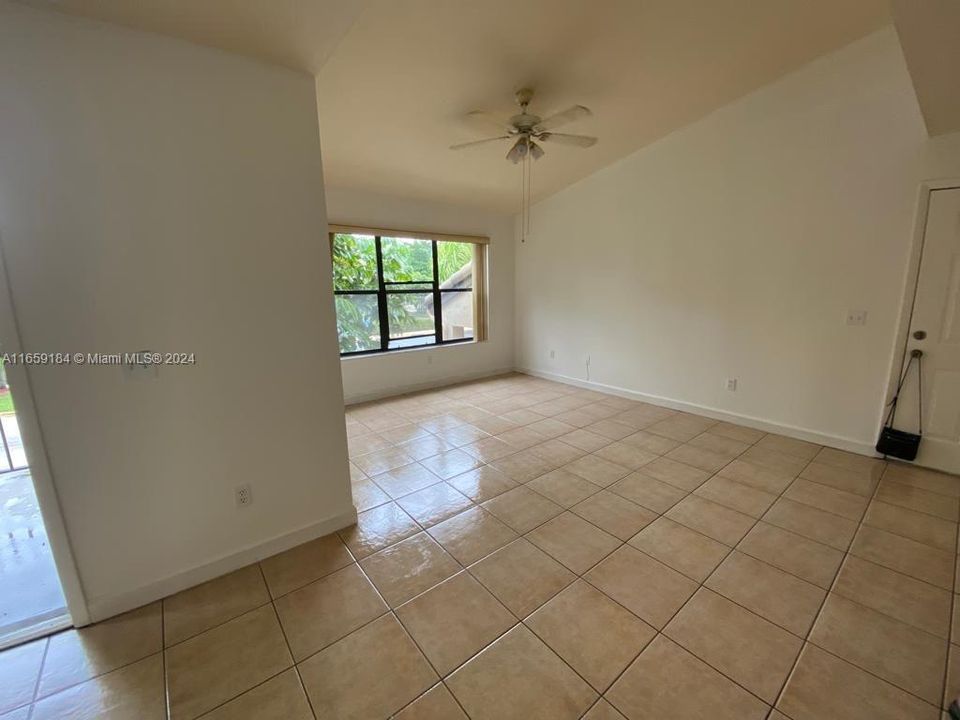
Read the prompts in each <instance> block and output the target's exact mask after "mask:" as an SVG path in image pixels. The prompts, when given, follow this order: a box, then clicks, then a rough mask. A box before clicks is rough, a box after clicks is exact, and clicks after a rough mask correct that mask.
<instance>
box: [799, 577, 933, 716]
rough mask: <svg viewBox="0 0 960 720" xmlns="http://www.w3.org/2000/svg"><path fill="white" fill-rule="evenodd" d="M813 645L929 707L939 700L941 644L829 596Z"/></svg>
mask: <svg viewBox="0 0 960 720" xmlns="http://www.w3.org/2000/svg"><path fill="white" fill-rule="evenodd" d="M810 642H812V643H813V644H814V645H817V646H818V647H821V648H823V649H824V650H827V651H828V652H831V653H833V654H834V655H837V656H838V657H841V658H843V659H844V660H847V661H849V662H851V663H853V664H854V665H856V666H857V667H860V668H862V669H864V670H867V671H868V672H871V673H873V674H874V675H877V676H878V677H880V678H882V679H884V680H886V681H887V682H890V683H892V684H893V685H896V686H897V687H899V688H901V689H903V690H906V691H907V692H910V693H913V694H914V695H916V696H918V697H921V698H923V699H924V700H926V701H927V702H930V703H934V704H936V703H939V702H940V699H941V698H940V692H941V685H942V682H943V670H944V667H945V664H946V650H945V645H944V642H943V640H941V639H940V638H937V637H935V636H933V635H930V634H929V633H926V632H924V631H922V630H918V629H916V628H914V627H912V626H910V625H907V624H906V623H902V622H900V621H899V620H895V619H893V618H891V617H889V616H887V615H884V614H882V613H879V612H876V611H875V610H871V609H869V608H867V607H864V606H863V605H860V604H859V603H855V602H852V601H850V600H847V599H846V598H843V597H840V596H839V595H834V594H831V595H830V597H828V598H827V602H826V603H825V604H824V606H823V611H822V612H821V613H820V616H819V617H818V618H817V622H816V624H815V625H814V628H813V632H812V633H811V634H810Z"/></svg>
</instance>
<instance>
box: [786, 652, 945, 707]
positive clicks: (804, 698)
mask: <svg viewBox="0 0 960 720" xmlns="http://www.w3.org/2000/svg"><path fill="white" fill-rule="evenodd" d="M777 707H778V708H780V709H781V710H783V711H784V712H785V713H788V714H789V717H790V718H792V719H793V720H821V719H822V718H830V719H831V720H905V719H906V718H911V719H916V720H937V718H938V713H937V710H936V708H934V707H933V706H932V705H927V704H926V703H924V702H923V701H922V700H920V699H918V698H916V697H914V696H912V695H909V694H907V693H905V692H903V691H902V690H900V689H898V688H895V687H894V686H893V685H890V684H889V683H886V682H884V681H883V680H881V679H879V678H877V677H876V676H874V675H870V674H868V673H866V672H864V671H863V670H861V669H860V668H857V667H855V666H854V665H851V664H850V663H848V662H844V661H843V660H841V659H840V658H838V657H835V656H834V655H831V654H829V653H826V652H824V651H823V650H821V649H820V648H818V647H816V646H814V645H809V644H808V645H806V646H805V647H804V649H803V652H802V653H801V655H800V660H799V661H798V662H797V668H796V670H795V671H794V672H793V674H792V675H791V676H790V680H789V682H788V683H787V686H786V688H785V689H784V692H783V697H781V698H780V702H779V703H778V704H777Z"/></svg>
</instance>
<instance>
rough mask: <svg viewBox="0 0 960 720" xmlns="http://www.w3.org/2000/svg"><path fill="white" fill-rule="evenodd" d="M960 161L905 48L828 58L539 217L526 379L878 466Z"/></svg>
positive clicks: (879, 42)
mask: <svg viewBox="0 0 960 720" xmlns="http://www.w3.org/2000/svg"><path fill="white" fill-rule="evenodd" d="M601 142H602V138H601ZM958 145H960V143H958V142H957V139H956V138H953V139H951V138H946V139H940V140H938V141H936V142H931V141H928V139H927V137H926V133H925V131H924V125H923V120H922V118H921V116H920V112H919V110H918V107H917V102H916V99H915V97H914V94H913V89H912V86H911V84H910V79H909V76H908V74H907V70H906V67H905V64H904V61H903V58H902V55H901V51H900V47H899V44H898V42H897V38H896V35H895V33H894V31H893V30H892V29H887V30H883V31H880V32H878V33H875V34H873V35H871V36H869V37H867V38H864V39H863V40H861V41H859V42H857V43H854V44H852V45H850V46H848V47H846V48H844V49H842V50H841V51H839V52H837V53H834V54H832V55H829V56H825V57H823V58H820V59H818V60H817V61H815V62H813V63H811V64H810V65H808V66H806V67H804V68H802V69H801V70H800V71H798V72H796V73H793V74H791V75H789V76H787V77H784V78H783V79H781V80H780V81H778V82H776V83H774V84H772V85H770V86H767V87H766V88H763V89H761V90H759V91H757V92H755V93H752V94H751V95H749V96H747V97H745V98H743V99H741V100H739V101H737V102H736V103H733V104H731V105H729V106H726V107H725V108H723V109H721V110H718V111H717V112H715V113H713V114H711V115H710V116H708V117H706V118H704V119H703V120H701V121H699V122H697V123H695V124H693V125H691V126H688V127H687V128H684V129H683V130H680V131H678V132H676V133H673V134H672V135H670V136H668V137H666V138H664V139H663V140H661V141H659V142H657V143H655V144H654V145H652V146H649V147H647V148H645V149H642V150H640V151H638V152H637V153H635V154H633V155H631V156H629V157H627V158H625V159H623V160H621V161H620V162H618V163H616V164H615V165H612V166H610V167H608V168H606V169H604V170H602V171H600V172H598V173H596V174H594V175H592V176H590V177H588V178H586V179H584V180H582V181H580V182H579V183H577V184H575V185H573V186H571V187H570V188H568V189H566V190H564V191H562V192H560V193H558V194H556V195H554V196H552V197H550V198H548V199H546V200H544V201H543V202H541V203H539V204H537V205H536V206H535V207H534V209H533V216H532V224H533V230H532V237H531V239H530V240H528V241H527V242H526V243H525V244H523V245H520V244H518V245H517V246H516V253H517V267H516V297H517V302H516V318H517V319H516V331H517V355H518V365H519V366H520V367H522V368H526V369H530V370H533V371H536V372H540V373H549V374H554V375H557V376H562V377H565V378H570V379H575V380H578V381H583V380H585V379H587V377H588V372H589V380H590V381H591V382H594V383H599V384H601V385H606V386H610V387H614V388H619V389H622V390H627V391H633V392H636V393H641V394H646V395H650V396H654V397H655V398H659V401H661V402H668V403H669V402H673V403H685V404H688V405H689V406H693V407H694V408H697V407H699V408H701V409H709V410H711V411H717V412H721V413H729V414H733V415H736V416H740V417H743V418H751V419H754V420H756V421H760V422H765V423H771V424H773V425H778V426H782V427H783V428H784V429H786V430H788V431H789V432H791V433H792V434H797V435H801V436H807V437H811V438H817V439H820V440H821V441H825V442H831V443H833V444H837V445H842V446H845V447H851V448H853V449H859V450H863V451H867V450H868V449H869V448H870V447H872V445H873V443H874V441H875V438H876V431H877V428H878V422H879V418H880V408H881V405H882V402H883V399H884V394H885V391H886V387H887V378H888V373H889V368H890V363H891V359H892V354H893V346H894V336H895V333H896V330H897V322H898V320H899V311H900V305H901V298H902V290H903V286H904V281H905V277H906V271H907V259H908V255H909V252H910V247H911V242H912V234H911V233H912V229H913V213H914V209H915V205H916V199H917V191H918V187H919V183H920V182H921V180H923V179H927V178H930V177H942V176H945V175H954V176H960V152H957V146H958ZM848 309H850V310H866V311H867V313H868V321H867V324H866V326H864V327H850V326H847V325H846V324H845V319H846V311H847V310H848ZM551 350H554V351H555V358H554V359H553V360H551V359H550V351H551ZM588 356H589V358H590V365H589V369H588V367H587V364H586V359H587V357H588ZM726 378H737V379H738V381H739V387H738V390H737V391H736V392H728V391H727V390H726V389H725V387H724V385H725V379H726Z"/></svg>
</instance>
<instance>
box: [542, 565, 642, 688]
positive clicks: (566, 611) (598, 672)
mask: <svg viewBox="0 0 960 720" xmlns="http://www.w3.org/2000/svg"><path fill="white" fill-rule="evenodd" d="M525 624H526V625H527V627H529V628H530V629H531V630H533V631H534V632H535V633H536V634H537V635H538V636H539V637H540V639H541V640H543V641H544V642H545V643H546V644H547V645H549V646H550V647H551V648H553V650H554V651H555V652H556V653H557V654H558V655H559V656H560V657H561V658H563V659H564V660H565V661H566V662H567V663H568V664H569V665H570V667H572V668H573V669H574V670H576V671H577V673H578V674H579V675H580V676H581V677H583V678H584V679H586V680H587V682H589V683H590V684H591V685H592V686H593V687H594V689H595V690H596V691H597V692H600V693H602V692H604V691H605V690H606V689H607V688H608V687H609V686H610V684H611V683H612V682H613V681H614V680H615V679H616V678H617V676H619V675H620V673H621V672H623V670H624V669H625V668H626V667H627V665H629V664H630V662H631V661H632V660H633V659H634V658H635V657H636V656H637V655H638V654H639V652H640V651H641V650H642V649H643V647H644V646H645V645H646V644H647V643H648V642H650V640H652V639H653V637H654V635H656V631H655V630H654V629H653V628H652V627H650V626H649V625H647V624H646V623H645V622H643V621H642V620H640V619H639V618H637V617H636V616H635V615H634V614H633V613H631V612H628V611H627V610H625V609H624V608H623V607H621V606H620V605H618V604H617V603H615V602H614V601H613V600H611V599H610V598H608V597H607V596H606V595H604V594H603V593H602V592H600V591H599V590H597V589H596V588H594V587H593V586H591V585H588V584H587V583H585V582H583V581H582V580H578V581H577V582H575V583H574V584H573V585H570V586H569V587H568V588H566V589H565V590H564V591H563V592H561V593H560V594H559V595H557V596H556V597H555V598H553V599H552V600H551V601H550V602H548V603H547V604H546V605H544V606H543V607H541V608H540V609H539V610H537V611H536V612H535V613H534V614H533V615H531V616H530V617H529V618H527V620H526V622H525Z"/></svg>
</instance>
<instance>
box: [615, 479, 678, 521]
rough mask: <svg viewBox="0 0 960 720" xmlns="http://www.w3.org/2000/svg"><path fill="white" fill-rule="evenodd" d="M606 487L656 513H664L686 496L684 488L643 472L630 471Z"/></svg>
mask: <svg viewBox="0 0 960 720" xmlns="http://www.w3.org/2000/svg"><path fill="white" fill-rule="evenodd" d="M607 489H608V490H610V491H611V492H614V493H616V494H617V495H620V496H621V497H625V498H626V499H627V500H631V501H633V502H635V503H637V504H638V505H642V506H643V507H645V508H649V509H650V510H653V511H654V512H656V513H665V512H666V511H667V510H669V509H670V508H672V507H673V506H674V505H676V504H677V503H678V502H680V501H681V500H683V498H685V497H686V496H687V491H686V490H681V489H680V488H678V487H675V486H673V485H670V484H668V483H665V482H662V481H660V480H657V479H656V478H653V477H651V476H649V475H646V474H644V473H643V472H635V473H630V474H629V475H627V476H626V477H625V478H623V480H618V481H617V482H615V483H614V484H613V485H611V486H610V487H609V488H607Z"/></svg>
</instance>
